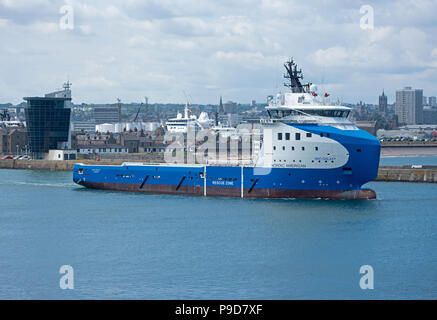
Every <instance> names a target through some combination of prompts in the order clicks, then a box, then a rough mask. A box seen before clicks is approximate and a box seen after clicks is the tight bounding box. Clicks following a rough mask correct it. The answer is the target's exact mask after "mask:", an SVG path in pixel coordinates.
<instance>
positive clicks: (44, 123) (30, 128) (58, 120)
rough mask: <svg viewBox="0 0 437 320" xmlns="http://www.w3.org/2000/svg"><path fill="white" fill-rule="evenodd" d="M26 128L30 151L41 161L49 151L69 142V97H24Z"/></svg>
mask: <svg viewBox="0 0 437 320" xmlns="http://www.w3.org/2000/svg"><path fill="white" fill-rule="evenodd" d="M24 100H26V101H27V107H26V108H25V115H26V127H27V135H28V141H29V147H30V151H31V152H32V153H33V156H34V158H36V159H42V158H43V156H44V153H47V152H48V151H49V150H50V149H58V148H59V143H62V142H67V141H68V140H69V128H70V113H71V110H70V108H66V105H67V104H68V103H69V101H71V98H70V97H68V96H67V97H47V95H46V97H25V98H24Z"/></svg>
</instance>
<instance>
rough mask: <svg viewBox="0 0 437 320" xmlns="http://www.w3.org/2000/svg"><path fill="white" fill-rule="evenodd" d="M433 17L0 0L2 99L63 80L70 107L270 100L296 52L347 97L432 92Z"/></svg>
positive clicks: (249, 4) (201, 0)
mask: <svg viewBox="0 0 437 320" xmlns="http://www.w3.org/2000/svg"><path fill="white" fill-rule="evenodd" d="M65 6H67V7H65ZM362 6H365V7H363V8H364V9H363V10H362V11H361V12H360V9H361V8H362ZM369 7H370V9H369ZM66 8H67V9H66ZM371 11H373V19H372V18H371V16H370V14H371ZM436 16H437V1H435V0H416V1H414V0H397V1H356V0H343V1H340V0H338V1H337V0H313V1H309V0H306V1H302V0H300V1H295V0H239V1H235V0H232V1H231V0H220V1H211V0H147V1H139V0H93V1H84V0H61V1H56V0H0V43H1V46H0V103H7V102H11V103H14V104H16V103H20V102H22V101H23V100H22V97H24V96H42V95H43V94H44V93H47V92H51V91H54V90H55V89H57V88H60V87H61V86H62V84H63V82H65V81H66V80H67V79H68V80H70V81H71V82H72V84H73V85H72V91H73V102H74V103H82V102H85V103H113V102H115V101H116V99H117V98H120V99H121V101H122V102H125V103H129V102H141V101H144V97H145V96H147V97H148V98H149V102H150V103H155V102H158V103H184V102H185V101H186V100H190V101H191V102H192V103H194V104H197V103H199V104H209V103H210V104H217V103H218V101H219V98H220V96H223V100H224V101H228V100H232V101H236V102H238V103H249V102H250V100H251V99H254V100H256V101H257V102H265V101H266V97H267V95H270V94H276V93H277V92H279V91H282V92H284V91H286V88H284V87H283V78H282V75H283V72H284V68H283V63H284V62H285V61H286V60H287V59H288V58H290V57H293V58H294V59H295V61H296V62H297V64H298V66H299V67H300V68H302V70H303V74H304V77H305V78H304V80H305V81H310V82H312V83H314V84H316V85H317V87H318V90H319V91H321V92H328V93H330V94H331V97H334V99H337V98H338V99H339V100H340V101H342V102H349V103H356V102H358V101H361V100H362V101H364V102H367V103H375V104H376V103H377V101H378V95H379V94H380V93H381V92H382V90H385V93H386V94H387V96H388V100H389V103H392V102H393V101H394V98H395V91H396V90H397V89H400V88H403V87H405V86H412V87H413V88H421V89H424V95H425V96H432V95H434V96H435V95H437V41H436V40H437V19H436ZM68 17H70V19H67V18H68ZM71 17H72V18H71ZM372 20H373V24H372Z"/></svg>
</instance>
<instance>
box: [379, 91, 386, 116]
mask: <svg viewBox="0 0 437 320" xmlns="http://www.w3.org/2000/svg"><path fill="white" fill-rule="evenodd" d="M379 112H380V113H382V114H384V115H387V112H388V109H387V96H386V95H385V93H384V90H383V91H382V95H380V96H379Z"/></svg>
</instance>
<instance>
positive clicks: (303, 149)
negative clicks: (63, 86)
mask: <svg viewBox="0 0 437 320" xmlns="http://www.w3.org/2000/svg"><path fill="white" fill-rule="evenodd" d="M284 66H285V68H286V71H287V73H286V75H285V78H286V79H287V80H288V81H289V83H288V84H286V86H287V87H289V88H290V89H291V92H288V93H285V94H278V95H277V96H276V97H274V98H271V99H270V101H269V105H268V106H267V112H268V114H269V119H267V120H262V121H261V124H262V127H263V143H262V146H261V150H260V152H259V155H258V158H257V159H256V161H255V162H254V163H253V164H251V165H241V164H240V165H237V166H228V165H211V164H208V165H203V164H192V165H191V164H143V163H123V164H122V165H120V166H110V165H108V166H106V165H84V164H76V165H75V166H74V168H73V180H74V182H76V183H78V184H80V185H83V186H85V187H89V188H95V189H108V190H121V191H134V192H145V193H166V194H191V195H199V196H228V197H242V198H330V199H374V198H376V193H375V192H374V191H373V190H370V189H362V188H361V187H362V185H363V184H365V183H367V182H369V181H372V180H374V179H375V178H376V176H377V173H378V166H379V156H380V149H381V145H380V143H379V141H378V139H377V138H376V137H374V136H372V135H371V134H369V133H367V132H365V131H363V130H361V129H359V128H358V127H357V126H356V125H355V124H354V123H352V122H351V121H349V120H348V115H349V113H350V111H351V109H350V108H348V107H344V106H336V105H330V104H329V102H328V99H327V96H328V95H327V94H325V95H324V96H322V97H319V95H318V94H317V92H316V89H315V87H314V86H313V85H311V83H308V84H305V85H303V84H301V82H300V80H301V79H302V73H301V71H298V70H297V67H296V64H295V63H294V62H293V60H290V61H288V62H287V63H285V65H284Z"/></svg>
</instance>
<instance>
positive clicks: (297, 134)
mask: <svg viewBox="0 0 437 320" xmlns="http://www.w3.org/2000/svg"><path fill="white" fill-rule="evenodd" d="M296 140H300V133H299V132H297V133H296Z"/></svg>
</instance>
